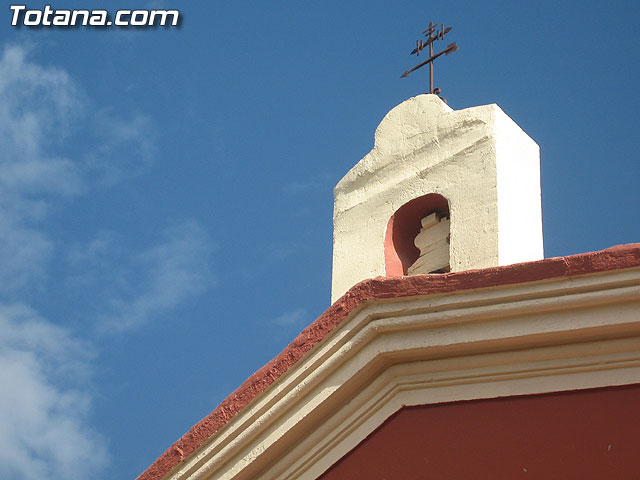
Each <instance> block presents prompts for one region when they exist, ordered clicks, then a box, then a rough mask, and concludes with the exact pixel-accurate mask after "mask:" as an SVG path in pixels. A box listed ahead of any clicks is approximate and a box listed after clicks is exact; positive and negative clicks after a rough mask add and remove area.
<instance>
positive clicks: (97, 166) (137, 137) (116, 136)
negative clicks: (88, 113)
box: [87, 110, 155, 186]
mask: <svg viewBox="0 0 640 480" xmlns="http://www.w3.org/2000/svg"><path fill="white" fill-rule="evenodd" d="M94 122H95V123H94V129H95V132H96V135H97V137H98V142H97V146H96V148H95V149H94V151H92V153H91V154H90V155H88V157H87V163H88V166H89V168H90V169H92V170H94V171H97V172H98V174H99V181H100V183H102V184H103V185H106V186H112V185H115V184H117V183H120V182H122V181H124V180H128V179H131V178H133V177H136V176H138V175H140V174H142V173H144V172H145V171H146V170H147V169H148V168H149V167H150V165H151V163H152V160H153V154H154V153H155V145H154V142H153V140H152V139H153V137H154V135H153V126H152V122H151V119H150V118H149V117H148V116H147V115H144V114H142V113H140V112H137V113H135V114H133V115H131V116H130V117H129V118H124V117H122V116H121V115H115V114H114V112H112V111H110V110H101V111H99V112H97V113H96V114H95V115H94Z"/></svg>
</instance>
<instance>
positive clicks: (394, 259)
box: [384, 193, 449, 277]
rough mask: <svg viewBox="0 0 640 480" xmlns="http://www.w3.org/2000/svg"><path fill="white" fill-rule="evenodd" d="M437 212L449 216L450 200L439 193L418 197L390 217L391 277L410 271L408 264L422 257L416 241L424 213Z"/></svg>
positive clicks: (388, 253) (387, 247)
mask: <svg viewBox="0 0 640 480" xmlns="http://www.w3.org/2000/svg"><path fill="white" fill-rule="evenodd" d="M432 213H436V214H437V215H438V216H439V217H442V218H449V202H448V201H447V199H446V198H445V197H443V196H442V195H439V194H437V193H429V194H427V195H423V196H422V197H418V198H414V199H413V200H411V201H409V202H407V203H405V204H404V205H403V206H402V207H400V208H399V209H398V210H397V211H396V213H394V214H393V216H392V217H391V218H390V219H389V223H388V224H387V232H386V234H385V240H384V261H385V271H386V275H387V276H388V277H397V276H402V275H407V270H408V268H409V267H410V266H411V265H413V264H414V263H415V261H416V260H417V259H418V257H420V250H418V248H417V247H416V246H415V244H414V241H415V238H416V236H417V235H418V234H419V233H420V229H421V227H422V224H421V221H422V219H423V218H424V217H426V216H428V215H430V214H432Z"/></svg>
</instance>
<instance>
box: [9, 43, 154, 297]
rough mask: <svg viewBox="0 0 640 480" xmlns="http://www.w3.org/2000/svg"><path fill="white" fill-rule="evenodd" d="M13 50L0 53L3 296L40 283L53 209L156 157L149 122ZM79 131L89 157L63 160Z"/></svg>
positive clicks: (27, 51)
mask: <svg viewBox="0 0 640 480" xmlns="http://www.w3.org/2000/svg"><path fill="white" fill-rule="evenodd" d="M30 53H31V52H30V49H28V48H25V47H24V46H18V45H12V46H7V47H5V48H4V50H3V52H2V55H1V56H0V191H1V192H2V195H0V265H2V267H3V268H2V269H0V294H9V293H10V294H15V292H17V291H18V290H19V289H20V288H22V287H24V286H26V285H28V284H29V285H33V282H35V281H39V280H41V279H42V278H43V276H44V273H45V272H46V270H47V266H48V261H49V259H50V257H51V255H52V254H53V252H54V250H55V247H56V245H55V244H54V242H53V241H52V240H51V239H50V238H49V236H48V235H47V233H46V232H45V231H44V230H43V229H42V228H41V224H42V221H43V220H46V219H47V218H49V215H50V214H51V210H52V207H56V208H60V206H61V200H62V199H64V198H70V197H72V196H76V195H78V194H81V193H86V192H87V191H88V189H89V187H90V183H91V181H90V179H91V178H94V177H95V176H96V174H97V176H98V177H99V178H97V179H96V181H97V183H99V184H102V185H108V186H111V185H113V184H115V183H117V182H119V181H121V180H124V179H127V178H130V177H132V176H134V175H138V174H140V173H141V172H143V171H144V170H145V169H146V168H147V167H148V165H149V164H150V162H151V158H152V155H153V152H154V147H153V142H152V140H151V136H152V135H151V131H152V122H151V121H150V119H149V118H148V117H147V116H145V115H143V114H140V113H135V114H133V115H131V116H129V117H127V116H125V115H123V114H120V115H116V114H114V113H113V112H110V111H108V110H102V111H99V112H98V113H92V114H91V115H90V116H89V115H88V114H87V112H88V111H89V110H91V108H90V107H91V104H90V101H89V99H88V98H87V96H86V95H85V93H84V92H83V91H82V89H81V88H80V87H79V86H78V85H76V83H75V82H74V81H73V79H72V78H71V77H70V76H69V75H68V74H67V73H66V72H65V71H64V70H62V69H59V68H56V67H52V66H42V65H40V64H38V63H36V62H34V61H32V60H31V59H30ZM78 133H81V134H82V135H83V137H84V138H85V139H87V138H88V139H89V140H87V141H88V142H89V144H90V145H91V146H90V148H87V149H86V150H87V151H91V152H93V153H92V154H91V155H87V156H86V157H85V158H80V159H79V158H74V159H71V158H67V157H65V156H64V155H63V154H61V153H60V152H63V151H65V149H66V144H65V141H66V140H69V139H70V138H71V137H72V135H74V134H78Z"/></svg>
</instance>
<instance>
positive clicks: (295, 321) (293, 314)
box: [271, 308, 309, 328]
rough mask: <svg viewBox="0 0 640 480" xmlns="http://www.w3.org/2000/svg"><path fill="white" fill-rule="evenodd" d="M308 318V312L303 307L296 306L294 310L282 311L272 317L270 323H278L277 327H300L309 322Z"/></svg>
mask: <svg viewBox="0 0 640 480" xmlns="http://www.w3.org/2000/svg"><path fill="white" fill-rule="evenodd" d="M308 318H309V314H308V312H307V311H306V310H305V309H304V308H298V309H296V310H291V311H290V312H285V313H283V314H282V315H280V316H278V317H276V318H274V319H273V320H272V321H271V323H273V324H274V325H278V326H279V327H287V328H288V327H297V328H301V327H303V326H306V325H307V323H309V322H308Z"/></svg>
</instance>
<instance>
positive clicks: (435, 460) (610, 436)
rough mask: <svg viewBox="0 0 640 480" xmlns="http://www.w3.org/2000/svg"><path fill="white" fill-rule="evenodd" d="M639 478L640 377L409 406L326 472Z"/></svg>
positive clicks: (401, 479)
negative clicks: (616, 383)
mask: <svg viewBox="0 0 640 480" xmlns="http://www.w3.org/2000/svg"><path fill="white" fill-rule="evenodd" d="M361 478H362V479H368V480H383V479H384V480H411V479H434V480H435V479H448V480H451V479H474V480H477V479H491V480H496V479H511V478H530V479H534V478H535V479H617V480H618V479H638V478H640V386H639V385H631V386H625V387H618V388H605V389H596V390H583V391H577V392H566V393H554V394H547V395H534V396H524V397H510V398H498V399H489V400H476V401H469V402H457V403H450V404H441V405H434V406H421V407H409V408H404V409H402V410H401V411H400V412H398V413H397V414H395V415H394V416H392V417H391V418H389V419H388V420H387V421H386V422H385V423H384V424H383V425H381V426H380V428H378V429H377V430H376V431H375V432H373V433H372V434H371V435H370V436H369V437H368V438H367V439H365V440H364V441H363V442H362V443H361V444H360V445H358V446H357V447H356V448H355V449H354V450H352V451H351V452H350V453H348V454H347V455H346V456H345V457H343V458H342V460H340V461H339V462H337V463H336V464H335V465H334V466H333V467H331V468H330V469H329V470H328V471H327V472H325V474H324V475H322V476H321V477H320V479H322V480H338V479H340V480H343V479H344V480H346V479H361Z"/></svg>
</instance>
